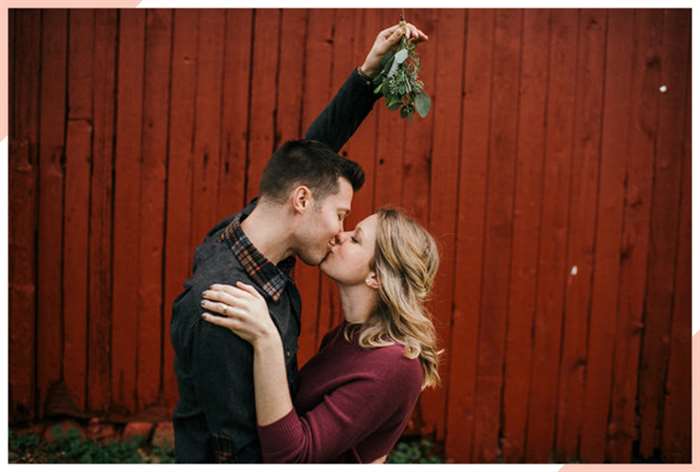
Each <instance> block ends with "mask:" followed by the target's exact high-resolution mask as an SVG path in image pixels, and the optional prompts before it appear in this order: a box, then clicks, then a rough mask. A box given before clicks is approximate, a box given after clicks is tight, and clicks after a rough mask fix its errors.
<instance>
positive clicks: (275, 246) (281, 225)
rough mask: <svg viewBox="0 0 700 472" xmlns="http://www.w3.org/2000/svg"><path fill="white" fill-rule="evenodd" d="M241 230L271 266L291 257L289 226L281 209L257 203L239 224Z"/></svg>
mask: <svg viewBox="0 0 700 472" xmlns="http://www.w3.org/2000/svg"><path fill="white" fill-rule="evenodd" d="M241 229H242V230H243V232H244V233H245V235H246V236H247V237H248V239H249V240H250V242H251V243H253V246H255V248H256V249H257V250H258V251H260V253H261V254H262V255H263V256H265V258H266V259H267V260H268V261H270V262H272V263H273V264H277V263H279V262H280V261H281V260H283V259H286V258H287V257H289V256H291V255H292V250H291V249H290V241H289V237H290V234H289V225H288V224H287V215H286V214H284V208H283V207H276V206H273V205H270V204H265V203H261V202H258V205H257V206H256V207H255V208H254V209H253V211H252V212H251V213H250V215H248V217H247V218H246V219H245V220H243V221H242V222H241Z"/></svg>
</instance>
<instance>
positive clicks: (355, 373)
mask: <svg viewBox="0 0 700 472" xmlns="http://www.w3.org/2000/svg"><path fill="white" fill-rule="evenodd" d="M342 326H343V325H341V326H340V327H339V328H336V329H335V330H334V331H332V332H331V333H329V336H328V337H327V338H326V340H325V341H326V342H325V343H324V345H323V347H322V349H321V351H320V352H319V353H318V354H316V356H314V357H313V358H312V359H311V360H310V361H309V362H308V363H307V364H306V365H305V366H304V368H303V369H302V371H301V372H300V373H299V390H298V393H297V396H296V398H295V400H294V404H295V408H294V409H293V410H292V411H290V412H289V413H288V414H287V415H286V416H284V417H283V418H281V419H279V420H278V421H276V422H274V423H272V424H269V425H266V426H258V434H259V436H260V443H261V447H262V454H263V460H264V461H265V462H283V463H290V462H348V461H353V462H354V461H360V462H370V461H372V460H375V459H377V458H378V457H381V456H383V455H385V454H387V453H388V452H389V451H390V450H391V448H392V447H393V446H394V444H395V443H396V441H397V440H398V438H399V437H400V435H401V433H402V432H403V430H404V428H405V426H406V423H407V421H408V419H409V417H410V414H411V412H412V411H413V408H414V407H415V404H416V401H417V399H418V395H419V393H420V387H421V383H422V381H423V372H422V368H421V366H420V362H419V361H418V359H407V358H405V357H404V356H403V346H400V345H394V346H389V347H382V348H374V349H363V348H361V347H359V346H357V345H356V344H354V343H352V342H348V341H347V340H345V338H344V337H343V334H342Z"/></svg>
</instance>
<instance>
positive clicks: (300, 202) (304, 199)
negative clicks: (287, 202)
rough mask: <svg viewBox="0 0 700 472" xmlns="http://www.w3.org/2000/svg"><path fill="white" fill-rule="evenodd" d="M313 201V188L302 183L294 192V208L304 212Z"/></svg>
mask: <svg viewBox="0 0 700 472" xmlns="http://www.w3.org/2000/svg"><path fill="white" fill-rule="evenodd" d="M312 203H313V197H312V196H311V189H310V188H309V187H307V186H306V185H300V186H298V187H296V188H295V189H294V191H293V192H292V208H294V210H295V211H297V212H300V213H302V212H304V211H305V210H306V209H307V208H309V207H310V206H311V204H312Z"/></svg>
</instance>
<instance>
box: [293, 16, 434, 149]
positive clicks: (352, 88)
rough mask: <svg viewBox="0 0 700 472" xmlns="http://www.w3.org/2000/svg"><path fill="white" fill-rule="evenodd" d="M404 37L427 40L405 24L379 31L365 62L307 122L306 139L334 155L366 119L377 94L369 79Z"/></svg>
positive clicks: (408, 24)
mask: <svg viewBox="0 0 700 472" xmlns="http://www.w3.org/2000/svg"><path fill="white" fill-rule="evenodd" d="M404 34H405V35H406V36H407V37H408V38H412V39H413V40H414V41H416V42H420V41H423V40H426V39H428V37H427V36H426V35H425V34H424V33H423V32H422V31H420V30H418V29H417V28H416V27H415V26H413V25H412V24H410V23H406V24H405V25H404V26H403V27H402V26H400V25H394V26H392V27H390V28H387V29H385V30H383V31H381V32H380V33H379V34H378V35H377V38H376V39H375V41H374V44H373V45H372V48H371V49H370V51H369V53H368V54H367V57H366V58H365V61H364V62H363V63H362V65H361V66H360V67H358V68H357V69H355V70H353V71H352V73H351V74H350V76H349V77H348V78H347V80H346V81H345V83H344V84H343V86H342V87H340V90H338V93H336V95H335V97H333V100H331V102H330V103H329V104H328V105H327V106H326V108H325V109H324V110H323V111H322V112H321V114H320V115H318V117H317V118H316V119H315V120H314V122H313V123H311V126H310V127H309V129H308V130H307V132H306V136H305V137H306V139H314V140H316V141H321V142H322V143H325V144H327V145H328V146H330V147H331V148H332V149H333V150H334V151H335V152H338V151H340V148H342V147H343V145H345V143H346V142H347V141H348V139H350V137H351V136H352V135H353V134H354V133H355V131H357V128H359V127H360V124H362V121H363V120H364V119H365V118H366V117H367V115H368V114H369V112H370V111H372V107H373V106H374V102H375V101H376V100H377V98H379V95H376V94H374V91H373V89H374V86H373V85H372V78H373V77H374V76H375V75H376V74H377V73H378V72H379V67H380V64H381V60H382V57H384V55H385V54H386V53H388V52H389V51H391V49H392V48H393V47H394V46H395V45H396V44H397V43H398V42H399V41H400V40H401V36H403V35H404Z"/></svg>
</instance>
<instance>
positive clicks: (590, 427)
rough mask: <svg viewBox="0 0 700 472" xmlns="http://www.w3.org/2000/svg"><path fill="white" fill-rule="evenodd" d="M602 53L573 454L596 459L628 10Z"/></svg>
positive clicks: (609, 339) (627, 100)
mask: <svg viewBox="0 0 700 472" xmlns="http://www.w3.org/2000/svg"><path fill="white" fill-rule="evenodd" d="M605 54H606V61H605V90H604V92H603V93H604V105H603V117H602V120H603V122H602V126H603V128H602V136H601V149H600V172H599V174H600V183H599V191H598V192H599V197H598V209H597V214H598V220H597V228H596V235H595V244H596V252H595V259H594V269H593V280H592V294H591V314H590V320H589V322H588V325H589V326H588V344H587V359H586V364H585V388H584V396H583V401H582V407H581V409H582V410H583V411H584V412H586V414H585V415H583V417H582V418H581V432H580V439H579V454H578V455H579V457H580V459H581V460H583V461H601V460H602V458H603V448H604V447H605V442H606V431H607V420H608V417H607V415H608V405H609V402H610V388H611V387H610V386H611V383H612V370H613V350H614V343H615V329H616V316H611V314H612V313H615V314H617V307H618V286H619V275H620V245H621V235H622V228H623V218H624V195H625V194H624V192H625V164H626V160H627V157H626V156H627V153H628V151H629V150H628V139H629V136H630V130H629V115H630V110H631V107H632V100H633V98H632V94H631V90H630V82H631V81H632V74H633V66H634V64H633V55H634V12H632V11H627V12H624V13H618V12H616V13H615V14H610V13H609V14H608V39H607V46H606V53H605Z"/></svg>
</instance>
